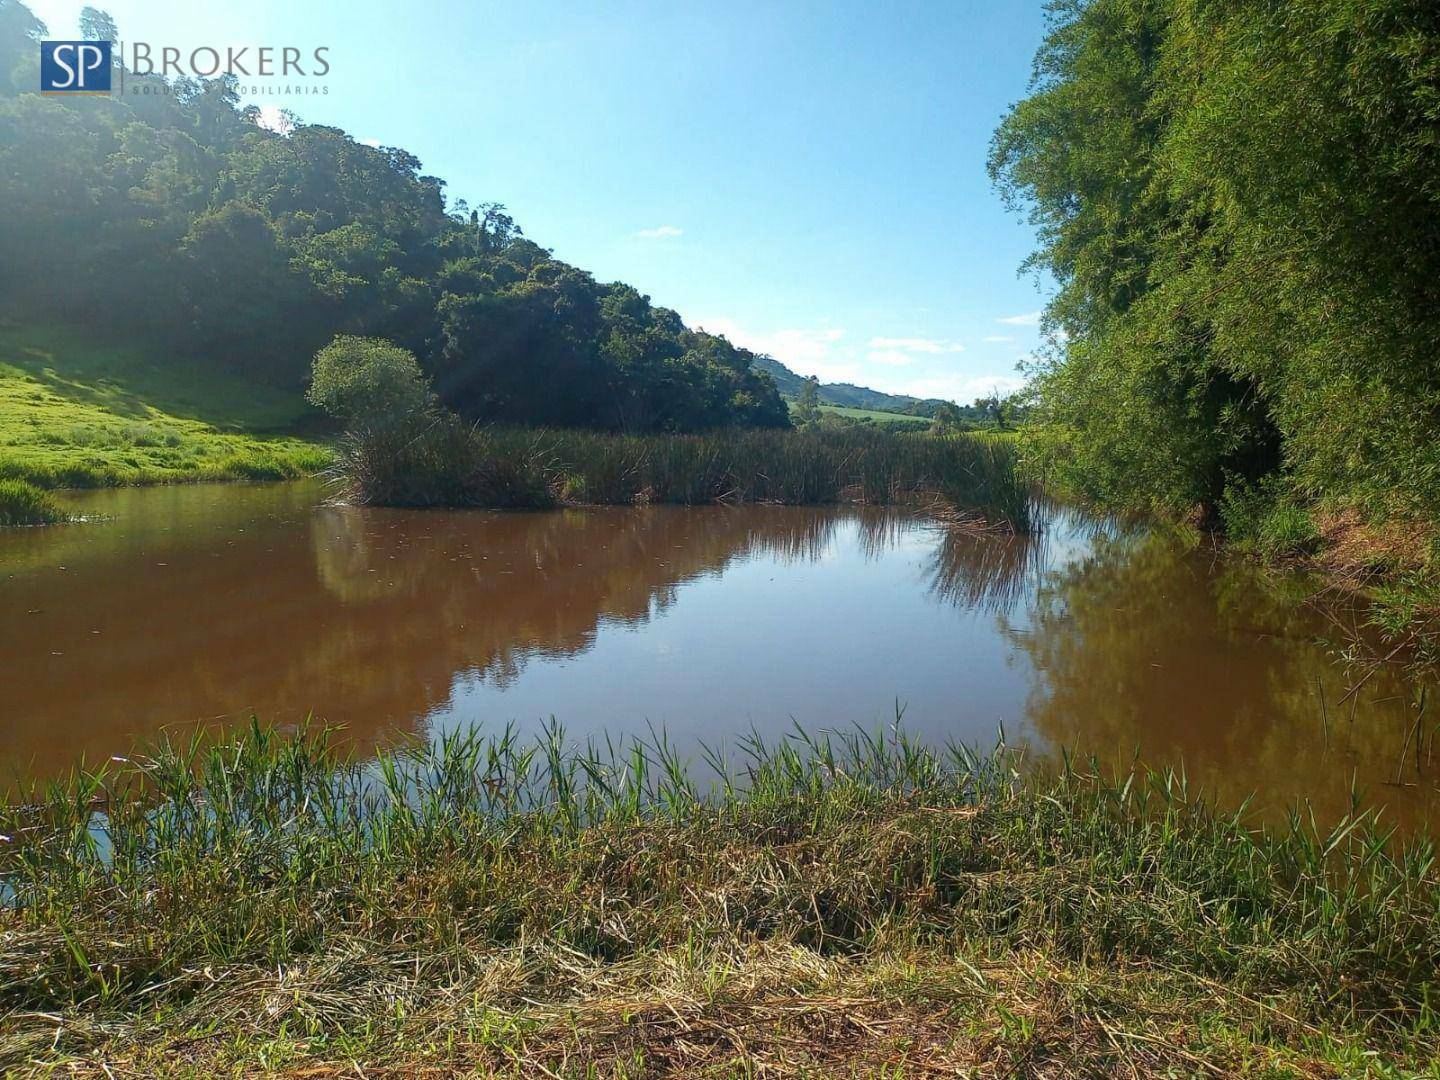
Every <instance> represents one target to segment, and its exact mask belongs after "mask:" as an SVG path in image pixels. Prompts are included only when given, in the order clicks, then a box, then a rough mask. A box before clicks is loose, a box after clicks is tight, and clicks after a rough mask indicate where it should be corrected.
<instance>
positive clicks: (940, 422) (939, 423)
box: [930, 401, 964, 435]
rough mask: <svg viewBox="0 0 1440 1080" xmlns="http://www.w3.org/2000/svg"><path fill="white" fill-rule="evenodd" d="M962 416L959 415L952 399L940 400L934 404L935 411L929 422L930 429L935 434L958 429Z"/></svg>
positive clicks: (961, 422) (962, 419) (948, 432)
mask: <svg viewBox="0 0 1440 1080" xmlns="http://www.w3.org/2000/svg"><path fill="white" fill-rule="evenodd" d="M963 423H964V418H963V417H962V416H961V415H960V409H959V408H958V407H957V406H956V404H955V403H954V402H953V401H942V402H941V403H940V404H939V405H936V406H935V413H934V416H933V418H932V420H931V423H930V430H931V431H933V432H934V433H935V434H937V435H948V434H950V433H951V432H955V431H959V430H960V428H961V426H962V424H963Z"/></svg>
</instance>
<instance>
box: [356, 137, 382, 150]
mask: <svg viewBox="0 0 1440 1080" xmlns="http://www.w3.org/2000/svg"><path fill="white" fill-rule="evenodd" d="M358 141H359V143H360V145H361V146H368V147H370V148H371V149H372V150H379V149H380V140H379V139H360V140H358Z"/></svg>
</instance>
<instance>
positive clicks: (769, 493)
mask: <svg viewBox="0 0 1440 1080" xmlns="http://www.w3.org/2000/svg"><path fill="white" fill-rule="evenodd" d="M336 476H337V477H338V478H339V480H340V481H341V483H342V484H343V486H344V488H345V491H346V494H347V496H348V497H349V498H350V499H351V500H353V501H356V502H360V503H368V504H372V505H388V506H493V507H524V506H532V507H542V506H552V505H556V504H560V503H582V504H583V503H590V504H608V505H628V504H636V503H681V504H688V505H696V504H703V503H712V502H722V501H723V502H736V503H747V502H771V503H786V504H794V505H803V504H822V503H835V502H842V501H846V502H856V503H864V504H870V505H889V504H893V503H899V502H916V501H918V502H921V503H923V504H927V505H935V506H938V507H939V508H940V510H941V514H942V516H944V517H947V518H949V519H951V520H955V521H960V522H965V523H972V524H974V523H979V524H984V525H989V526H998V527H1003V528H1008V529H1012V530H1015V531H1018V532H1023V531H1026V530H1028V529H1029V528H1030V526H1031V522H1032V512H1031V495H1030V492H1029V491H1028V489H1027V488H1026V487H1025V486H1024V485H1023V484H1021V483H1020V481H1019V480H1018V479H1017V477H1016V470H1015V447H1014V444H1013V442H1012V441H1011V440H1002V439H990V438H984V437H981V436H975V435H969V434H956V435H950V436H935V435H928V434H913V433H903V432H902V433H896V432H885V431H870V430H865V429H861V428H855V429H853V430H850V429H839V430H825V429H814V430H810V429H806V430H800V431H750V430H726V431H717V432H712V433H709V434H703V435H643V436H641V435H609V434H603V433H597V432H586V431H573V430H572V431H562V430H548V431H532V430H510V429H494V428H471V427H468V426H466V425H465V424H463V423H461V422H459V421H457V420H455V419H453V418H450V417H442V418H438V419H432V420H430V421H428V422H427V423H426V425H425V426H424V427H423V428H421V429H419V430H414V429H411V428H408V427H401V428H389V429H382V430H375V431H362V432H357V433H352V435H351V436H350V437H349V438H348V439H347V440H346V443H345V445H344V447H343V449H342V453H341V458H340V463H339V465H338V467H337V470H336Z"/></svg>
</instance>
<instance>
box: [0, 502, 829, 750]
mask: <svg viewBox="0 0 1440 1080" xmlns="http://www.w3.org/2000/svg"><path fill="white" fill-rule="evenodd" d="M262 494H263V492H262ZM282 495H283V493H281V495H277V496H275V497H276V498H280V497H281V496H282ZM290 510H291V508H290V507H289V505H288V503H287V504H286V507H285V513H283V514H278V515H269V514H265V513H261V512H258V510H257V512H255V513H252V514H250V515H248V516H247V517H245V518H244V519H243V520H241V521H239V522H236V523H234V525H233V526H232V525H231V524H230V523H229V522H228V519H227V523H226V524H225V526H224V527H223V529H222V530H215V529H213V528H212V529H210V530H209V531H208V532H205V531H203V530H201V531H199V532H198V533H197V530H196V529H187V530H175V531H173V532H163V531H162V532H160V533H156V534H153V535H152V534H151V533H149V532H145V533H143V535H142V541H141V542H142V543H143V550H135V549H134V548H127V547H125V546H124V545H123V544H117V547H116V550H114V551H107V552H106V553H105V554H104V558H103V560H101V561H99V562H97V563H96V564H95V565H94V566H89V567H87V565H86V564H85V563H84V561H83V559H81V558H76V559H75V560H73V561H72V562H71V563H70V564H69V565H70V572H69V573H67V574H58V575H57V574H54V573H51V574H47V575H44V576H43V577H42V576H38V575H37V576H31V577H26V578H23V579H18V580H17V581H15V582H12V583H10V585H9V586H8V587H9V589H10V593H9V595H7V597H6V601H7V605H11V606H14V607H15V609H16V610H18V611H20V612H25V611H32V610H33V611H43V614H44V619H43V622H41V621H37V620H39V619H40V616H31V618H30V621H29V622H28V623H26V622H25V621H23V620H21V619H11V620H0V647H3V649H4V653H3V655H5V657H6V663H7V667H10V665H12V664H13V665H14V666H13V667H11V668H10V670H14V671H28V672H31V673H32V676H33V677H32V678H30V679H26V680H13V681H12V680H7V681H6V685H5V686H4V690H5V696H6V708H5V716H6V718H7V719H8V720H9V722H10V732H9V737H8V739H7V742H8V745H7V747H6V748H5V749H6V758H7V760H9V761H10V762H11V763H12V764H14V765H15V766H16V767H22V768H30V767H33V768H35V769H36V770H37V771H39V772H42V773H43V772H46V771H50V770H49V767H52V766H53V767H54V768H60V767H65V766H68V764H69V763H71V762H73V761H74V760H75V758H76V756H78V754H80V753H82V752H83V753H86V754H88V755H89V756H90V757H92V758H96V757H98V758H103V757H104V756H105V755H107V754H110V753H116V752H123V751H125V750H128V749H129V748H130V747H131V745H132V744H133V741H134V738H135V737H136V735H137V734H138V735H140V736H145V735H147V734H153V733H154V732H155V731H156V729H157V728H159V727H161V726H168V725H172V724H176V723H180V724H186V723H193V722H195V721H197V720H202V719H203V720H217V721H218V720H221V719H223V720H226V721H229V722H234V721H239V720H243V719H245V718H246V717H247V716H248V715H249V714H250V712H252V711H253V712H254V713H256V714H257V715H259V716H260V717H262V718H264V719H266V720H276V721H281V720H284V721H296V720H299V719H300V718H302V717H303V716H304V715H305V714H306V713H307V712H308V711H311V710H313V711H314V712H315V713H316V715H317V716H319V717H320V718H322V719H324V720H326V721H330V722H336V723H343V724H345V725H346V727H347V728H348V730H349V734H350V737H351V738H352V739H353V740H354V741H355V742H356V744H357V745H358V746H360V747H361V748H365V747H368V746H369V745H372V744H373V743H375V742H377V741H379V740H382V739H385V738H387V737H389V736H390V735H391V734H392V733H394V732H397V731H398V732H404V731H405V730H407V729H412V730H413V728H414V725H415V724H416V722H417V720H420V719H421V718H423V717H425V716H426V715H427V714H429V713H432V712H434V711H435V710H436V709H438V708H440V707H441V706H443V705H445V704H446V703H447V702H448V701H449V699H450V695H451V692H452V689H453V687H454V684H455V680H456V677H457V675H460V674H464V673H471V674H475V675H478V676H481V677H484V678H488V679H492V680H495V681H498V682H504V681H506V680H509V679H513V678H514V677H515V676H516V674H517V673H518V672H519V671H520V670H522V668H523V667H524V665H525V664H526V662H527V661H528V660H530V659H531V658H533V657H537V656H557V655H572V654H574V653H576V652H578V651H580V650H583V649H586V648H588V647H589V646H590V645H591V644H593V642H594V640H595V636H596V632H597V628H598V627H599V626H600V625H601V624H602V623H621V624H635V623H638V622H642V621H644V620H646V619H648V618H650V617H652V616H653V615H654V614H655V613H656V612H658V611H661V610H663V609H664V608H665V607H666V606H667V605H668V604H671V603H673V602H674V597H675V595H676V591H677V589H678V588H679V587H680V586H681V585H682V584H683V583H685V582H687V581H690V580H693V579H694V578H696V577H697V576H700V575H704V574H713V573H719V572H721V571H722V570H723V569H724V568H725V566H726V565H728V564H729V563H730V562H731V561H733V560H735V559H737V558H742V557H745V556H748V555H761V554H763V555H766V556H767V557H772V558H780V559H785V560H789V559H803V558H809V557H813V556H814V555H815V554H816V553H817V552H819V551H821V550H823V549H824V548H825V546H826V545H827V544H828V543H829V542H830V538H831V537H832V535H833V532H834V529H835V528H836V524H837V521H838V520H840V518H839V517H837V515H836V514H835V513H834V512H832V511H825V510H813V509H804V508H790V507H776V508H766V507H747V508H744V509H729V508H714V509H692V510H685V509H680V508H672V507H657V508H654V509H649V510H618V509H616V510H596V511H565V512H558V513H543V514H542V513H537V514H486V513H481V512H464V513H444V512H420V513H415V512H393V511H376V510H365V511H358V510H345V509H339V508H326V509H320V510H317V511H314V512H313V513H311V512H309V511H305V512H304V513H301V514H299V515H292V514H291V512H290ZM117 535H118V534H117ZM207 537H208V539H207ZM101 629H103V636H95V635H98V634H99V633H100V630H101ZM76 672H78V673H81V675H82V676H83V677H76V675H75V673H76Z"/></svg>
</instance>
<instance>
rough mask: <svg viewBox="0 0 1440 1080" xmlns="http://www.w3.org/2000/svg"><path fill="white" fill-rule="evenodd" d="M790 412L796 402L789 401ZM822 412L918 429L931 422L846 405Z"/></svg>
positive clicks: (902, 414)
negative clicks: (905, 425)
mask: <svg viewBox="0 0 1440 1080" xmlns="http://www.w3.org/2000/svg"><path fill="white" fill-rule="evenodd" d="M787 403H788V404H789V406H790V411H791V412H792V413H793V412H794V411H795V402H794V401H793V400H788V401H787ZM820 411H821V412H827V413H830V414H832V415H834V416H847V417H849V418H850V419H852V420H874V421H877V422H879V421H891V422H893V421H899V422H900V423H902V424H914V425H915V426H916V427H928V426H929V424H930V420H929V418H928V417H924V416H910V415H909V414H908V413H897V412H882V411H880V410H879V409H852V408H850V407H848V406H846V405H821V406H820Z"/></svg>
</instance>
